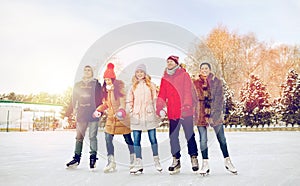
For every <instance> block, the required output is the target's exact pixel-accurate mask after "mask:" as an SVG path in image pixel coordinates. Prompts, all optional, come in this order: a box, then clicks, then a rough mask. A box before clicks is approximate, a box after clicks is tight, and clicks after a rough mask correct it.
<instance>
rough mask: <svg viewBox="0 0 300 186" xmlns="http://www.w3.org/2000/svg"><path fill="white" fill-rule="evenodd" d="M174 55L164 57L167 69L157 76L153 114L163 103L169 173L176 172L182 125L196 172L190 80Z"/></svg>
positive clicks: (158, 113)
mask: <svg viewBox="0 0 300 186" xmlns="http://www.w3.org/2000/svg"><path fill="white" fill-rule="evenodd" d="M178 59H179V58H178V57H177V56H170V57H168V59H167V68H166V70H165V72H164V75H163V77H162V79H161V83H160V90H159V94H158V99H157V103H156V114H157V115H160V116H161V115H162V112H163V108H164V107H165V106H167V116H168V119H169V123H170V129H169V138H170V145H171V153H172V156H173V163H172V165H171V166H170V167H169V172H170V174H174V173H177V172H179V171H180V167H181V165H180V156H181V155H180V143H179V138H178V137H179V130H180V127H181V125H182V127H183V130H184V134H185V138H186V140H187V147H188V153H189V155H190V157H191V162H192V169H193V171H194V172H196V171H198V169H199V165H198V159H197V156H198V148H197V144H196V141H195V134H194V124H193V106H192V105H193V100H192V81H191V78H190V76H189V74H188V73H187V72H186V71H185V69H183V68H181V67H180V65H179V63H178Z"/></svg>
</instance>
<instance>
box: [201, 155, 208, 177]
mask: <svg viewBox="0 0 300 186" xmlns="http://www.w3.org/2000/svg"><path fill="white" fill-rule="evenodd" d="M199 173H200V174H201V175H202V176H207V175H208V174H209V166H208V159H204V160H202V166H201V169H200V171H199Z"/></svg>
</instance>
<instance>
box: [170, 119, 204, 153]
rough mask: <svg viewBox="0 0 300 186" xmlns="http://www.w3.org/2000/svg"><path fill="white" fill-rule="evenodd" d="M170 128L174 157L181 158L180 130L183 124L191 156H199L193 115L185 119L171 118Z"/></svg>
mask: <svg viewBox="0 0 300 186" xmlns="http://www.w3.org/2000/svg"><path fill="white" fill-rule="evenodd" d="M169 121H170V130H169V138H170V145H171V153H172V156H173V157H176V158H177V159H179V158H180V156H181V155H180V143H179V138H178V137H179V130H180V126H181V125H182V127H183V131H184V134H185V139H186V141H187V147H188V153H189V155H190V156H198V148H197V144H196V140H195V133H194V124H193V117H192V116H189V117H185V118H183V119H176V120H172V119H171V120H169Z"/></svg>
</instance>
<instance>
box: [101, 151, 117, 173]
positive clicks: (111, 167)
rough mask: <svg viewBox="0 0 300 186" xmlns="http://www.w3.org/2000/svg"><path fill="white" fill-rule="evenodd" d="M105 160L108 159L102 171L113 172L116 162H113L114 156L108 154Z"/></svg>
mask: <svg viewBox="0 0 300 186" xmlns="http://www.w3.org/2000/svg"><path fill="white" fill-rule="evenodd" d="M107 160H108V163H107V165H106V166H105V167H104V169H103V172H104V173H109V172H114V171H115V170H116V162H115V158H114V156H113V155H109V156H108V159H107Z"/></svg>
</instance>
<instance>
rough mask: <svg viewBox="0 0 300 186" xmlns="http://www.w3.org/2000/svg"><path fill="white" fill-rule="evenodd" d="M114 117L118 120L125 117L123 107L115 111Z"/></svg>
mask: <svg viewBox="0 0 300 186" xmlns="http://www.w3.org/2000/svg"><path fill="white" fill-rule="evenodd" d="M115 117H116V118H117V119H118V120H123V119H124V118H125V117H126V111H125V109H123V108H120V109H119V110H118V111H117V113H116V114H115Z"/></svg>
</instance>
